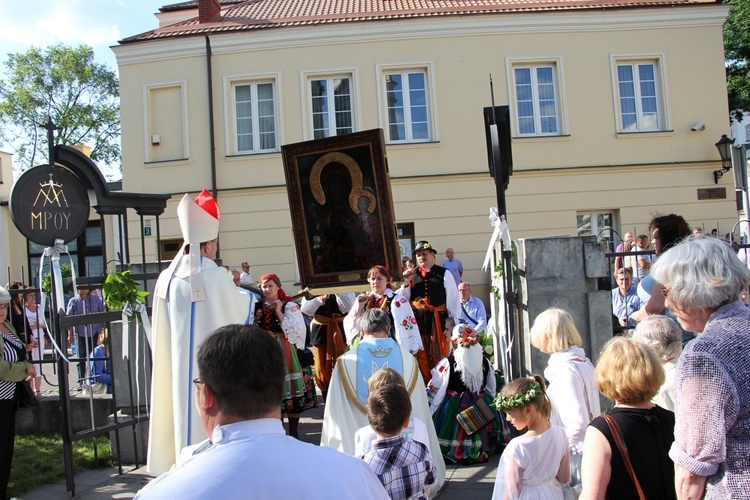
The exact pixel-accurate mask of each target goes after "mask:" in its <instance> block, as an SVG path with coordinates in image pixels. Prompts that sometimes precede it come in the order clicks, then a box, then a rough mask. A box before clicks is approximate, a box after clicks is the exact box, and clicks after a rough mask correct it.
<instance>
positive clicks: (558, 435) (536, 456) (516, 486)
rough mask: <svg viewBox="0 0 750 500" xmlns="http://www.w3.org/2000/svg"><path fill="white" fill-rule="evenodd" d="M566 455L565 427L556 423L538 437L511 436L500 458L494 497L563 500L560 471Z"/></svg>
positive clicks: (503, 499)
mask: <svg viewBox="0 0 750 500" xmlns="http://www.w3.org/2000/svg"><path fill="white" fill-rule="evenodd" d="M567 454H568V439H567V438H566V437H565V430H564V429H563V428H562V427H558V426H556V425H553V426H551V427H550V428H549V429H548V430H546V431H544V432H543V433H541V434H538V435H536V436H531V437H526V436H519V437H517V438H513V439H511V441H510V443H508V446H506V448H505V451H503V455H502V456H501V457H500V465H498V468H497V476H496V477H495V489H494V490H493V492H492V498H493V500H505V499H509V500H550V499H562V498H563V489H562V483H561V482H560V481H558V480H557V474H558V472H559V471H560V464H561V463H562V462H563V460H564V459H565V458H566V456H567Z"/></svg>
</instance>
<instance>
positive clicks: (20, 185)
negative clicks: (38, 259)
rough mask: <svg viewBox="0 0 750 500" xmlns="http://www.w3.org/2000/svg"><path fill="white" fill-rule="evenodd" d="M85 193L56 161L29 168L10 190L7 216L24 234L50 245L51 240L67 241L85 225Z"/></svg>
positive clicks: (76, 234) (75, 178) (87, 213)
mask: <svg viewBox="0 0 750 500" xmlns="http://www.w3.org/2000/svg"><path fill="white" fill-rule="evenodd" d="M90 209H91V207H90V205H89V197H88V193H87V192H86V189H84V187H83V186H82V184H81V180H80V179H79V178H78V177H77V176H76V175H75V174H74V173H73V172H71V171H70V170H68V169H67V168H64V167H59V166H56V165H39V166H37V167H33V168H30V169H29V170H27V171H26V172H24V173H23V174H21V176H20V177H19V178H18V180H17V181H16V183H15V184H14V185H13V190H12V191H11V193H10V216H11V218H12V219H13V223H14V224H15V225H16V227H17V228H18V230H19V231H20V232H21V234H23V235H24V236H25V237H26V238H28V239H29V240H31V241H33V242H34V243H37V244H39V245H44V246H47V247H51V246H53V245H54V244H55V240H58V239H59V240H62V241H63V242H64V243H66V244H67V243H69V242H71V241H73V240H75V239H76V238H78V237H79V236H80V235H81V233H83V231H84V230H85V229H86V224H87V222H88V219H89V212H90Z"/></svg>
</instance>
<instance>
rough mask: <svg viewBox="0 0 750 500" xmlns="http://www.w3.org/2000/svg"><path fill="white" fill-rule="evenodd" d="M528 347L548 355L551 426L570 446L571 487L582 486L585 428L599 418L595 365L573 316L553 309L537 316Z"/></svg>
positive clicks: (546, 376)
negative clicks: (585, 348) (588, 355)
mask: <svg viewBox="0 0 750 500" xmlns="http://www.w3.org/2000/svg"><path fill="white" fill-rule="evenodd" d="M530 334H531V344H532V345H533V346H534V347H536V348H537V349H539V350H540V351H542V352H543V353H545V354H549V355H550V357H549V360H548V361H547V368H545V369H544V378H546V379H547V380H549V387H548V388H547V396H548V397H549V399H550V401H551V402H552V418H551V421H552V425H557V426H560V427H562V428H564V429H565V434H566V435H567V436H568V444H569V446H570V486H571V487H572V488H574V489H575V490H577V489H578V488H579V487H580V484H581V460H582V452H583V438H584V436H585V434H586V426H587V425H589V422H591V420H592V419H593V418H594V417H598V416H599V415H600V414H601V409H600V405H599V391H597V390H596V382H595V381H594V365H593V364H591V361H589V358H587V357H586V353H585V352H584V350H583V348H582V347H581V346H582V345H583V339H581V334H580V333H578V329H577V328H576V325H575V322H574V321H573V316H571V315H570V313H569V312H568V311H565V310H563V309H558V308H555V307H552V308H550V309H547V310H546V311H544V312H542V313H541V314H539V316H537V317H536V319H535V320H534V325H533V326H532V327H531V332H530Z"/></svg>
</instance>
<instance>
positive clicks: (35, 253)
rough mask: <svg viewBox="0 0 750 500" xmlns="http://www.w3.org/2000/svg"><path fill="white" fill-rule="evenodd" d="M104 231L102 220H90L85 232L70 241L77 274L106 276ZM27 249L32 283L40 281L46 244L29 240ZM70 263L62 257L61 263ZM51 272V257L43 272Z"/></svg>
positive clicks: (69, 250) (71, 256) (46, 262)
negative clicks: (40, 268)
mask: <svg viewBox="0 0 750 500" xmlns="http://www.w3.org/2000/svg"><path fill="white" fill-rule="evenodd" d="M102 231H103V229H102V223H101V220H90V221H89V222H88V224H87V225H86V230H85V231H84V233H83V234H81V235H80V236H79V237H78V238H76V239H75V240H73V241H71V242H69V243H68V254H69V255H70V259H71V261H72V263H73V267H74V269H75V273H76V276H85V277H94V276H104V271H105V261H104V247H103V245H102V241H103V239H102V236H103V235H102ZM27 251H28V255H29V278H30V279H31V283H38V280H39V274H38V273H39V264H40V261H41V259H42V254H43V253H44V246H43V245H38V244H36V243H33V242H31V241H29V242H28V248H27ZM69 263H70V261H68V259H67V257H64V258H61V259H60V264H61V265H62V264H69ZM49 272H50V270H49V259H46V260H45V266H44V269H43V270H42V274H47V273H49Z"/></svg>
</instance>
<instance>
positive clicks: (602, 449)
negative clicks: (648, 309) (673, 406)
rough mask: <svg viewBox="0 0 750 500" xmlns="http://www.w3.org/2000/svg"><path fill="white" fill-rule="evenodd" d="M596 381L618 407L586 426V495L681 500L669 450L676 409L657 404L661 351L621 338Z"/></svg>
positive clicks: (611, 345)
mask: <svg viewBox="0 0 750 500" xmlns="http://www.w3.org/2000/svg"><path fill="white" fill-rule="evenodd" d="M596 383H597V385H598V387H599V390H600V391H601V392H602V394H604V395H605V396H607V397H608V398H610V399H613V400H614V401H615V407H614V409H612V410H611V411H610V412H609V414H607V415H602V416H600V417H597V418H595V419H594V420H593V421H592V422H591V424H590V425H589V427H588V429H587V430H586V438H585V440H584V444H583V465H582V472H583V489H582V491H581V496H580V498H581V499H603V498H605V497H606V498H609V499H612V500H614V499H617V498H640V499H645V498H649V499H661V498H669V499H674V498H677V495H676V493H675V485H674V464H673V463H672V460H671V459H670V458H669V454H668V453H669V447H670V446H671V445H672V442H673V441H674V422H675V420H674V413H672V412H671V411H669V410H665V409H664V408H662V407H660V406H657V405H655V404H654V403H652V402H651V399H652V398H653V397H654V396H655V395H656V393H657V392H658V391H659V388H660V387H661V385H662V383H664V370H663V369H662V367H661V364H660V363H659V359H658V358H657V357H656V353H655V352H654V351H653V350H652V349H651V348H649V347H647V346H645V345H643V344H641V343H640V342H638V341H636V340H633V339H631V338H625V337H615V338H613V339H612V340H610V341H609V342H608V343H607V344H606V345H605V346H604V349H603V350H602V353H601V355H600V356H599V361H598V362H597V364H596Z"/></svg>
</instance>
